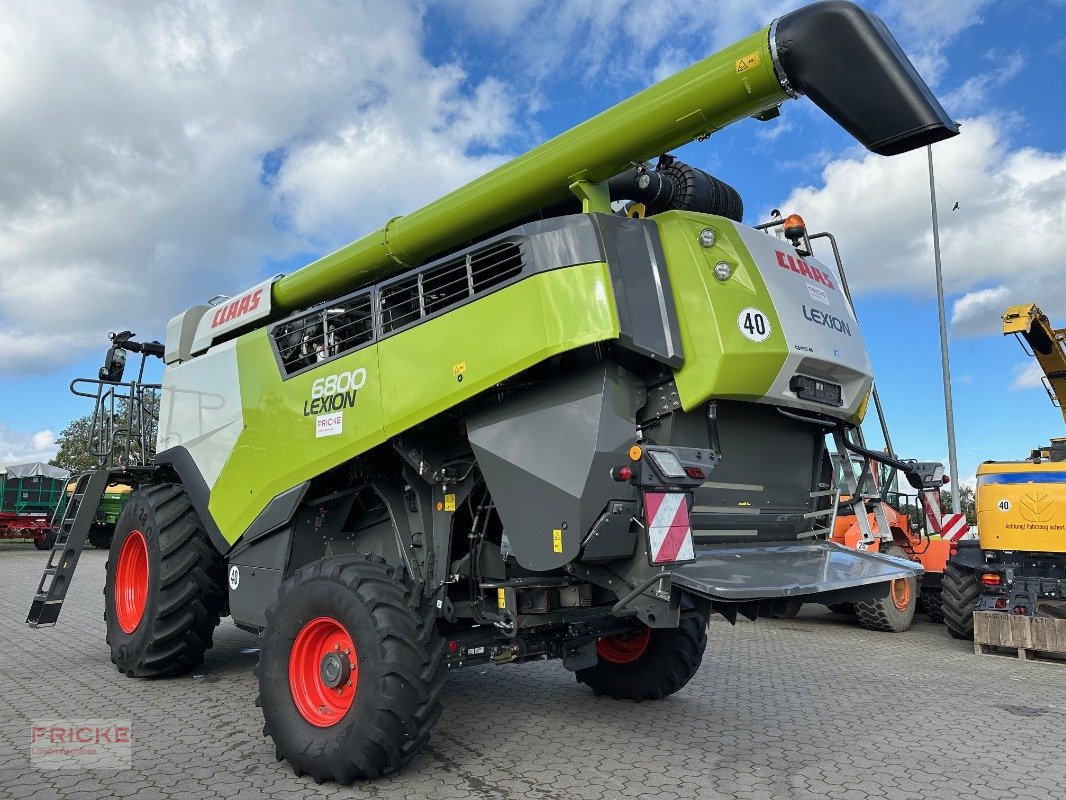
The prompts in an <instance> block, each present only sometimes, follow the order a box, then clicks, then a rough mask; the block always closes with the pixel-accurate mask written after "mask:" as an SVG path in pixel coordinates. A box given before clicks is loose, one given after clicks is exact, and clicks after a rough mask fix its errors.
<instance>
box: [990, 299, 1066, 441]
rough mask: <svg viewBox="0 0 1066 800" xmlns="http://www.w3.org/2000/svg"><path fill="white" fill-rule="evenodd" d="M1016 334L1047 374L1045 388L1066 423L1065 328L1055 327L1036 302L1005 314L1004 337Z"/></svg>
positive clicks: (1045, 375) (1016, 307)
mask: <svg viewBox="0 0 1066 800" xmlns="http://www.w3.org/2000/svg"><path fill="white" fill-rule="evenodd" d="M1009 333H1013V334H1014V336H1015V338H1017V339H1018V341H1020V342H1021V343H1022V347H1023V348H1025V351H1026V352H1027V353H1029V354H1030V355H1032V356H1035V357H1036V360H1037V363H1038V364H1040V369H1042V370H1043V371H1044V376H1043V382H1044V388H1045V389H1047V393H1048V396H1049V397H1050V398H1051V402H1052V403H1054V404H1055V406H1056V407H1058V408H1059V409H1060V410H1061V411H1062V415H1063V419H1064V420H1066V407H1064V406H1066V403H1064V401H1066V328H1058V329H1056V328H1052V327H1051V321H1050V320H1049V319H1048V318H1047V316H1046V315H1045V314H1044V312H1043V311H1041V310H1040V308H1039V307H1038V306H1037V305H1036V304H1035V303H1028V304H1026V305H1020V306H1011V307H1010V308H1008V309H1007V311H1006V313H1005V314H1004V315H1003V335H1004V336H1006V335H1007V334H1009Z"/></svg>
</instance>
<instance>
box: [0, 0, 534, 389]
mask: <svg viewBox="0 0 1066 800" xmlns="http://www.w3.org/2000/svg"><path fill="white" fill-rule="evenodd" d="M422 24H423V23H422V17H421V11H420V10H419V8H418V7H417V6H413V5H410V4H404V3H393V2H387V0H369V1H368V2H365V3H360V4H358V5H347V4H335V3H325V2H321V3H307V4H300V5H292V4H287V3H281V2H274V3H262V4H247V5H239V6H230V5H214V4H202V3H199V2H195V0H189V1H188V2H175V3H168V4H148V3H145V4H126V5H115V4H107V5H100V4H92V3H88V2H70V3H63V4H60V5H55V4H42V3H32V2H24V3H21V4H8V6H6V7H5V11H4V13H3V15H2V16H0V43H3V46H2V47H0V152H3V153H4V168H3V169H2V170H0V374H3V373H22V372H34V371H46V370H49V369H54V368H56V367H58V366H60V365H63V364H66V363H69V362H70V361H72V360H74V359H75V358H77V357H79V356H82V355H84V354H85V353H86V352H87V351H90V352H97V351H102V350H103V348H104V346H105V344H106V339H105V338H104V334H105V333H106V331H107V330H109V329H122V328H127V327H128V328H132V329H133V330H135V331H137V332H138V333H140V334H141V335H145V336H158V335H161V334H162V328H163V327H164V325H165V322H166V320H167V319H169V318H170V317H171V316H172V315H173V314H175V313H177V312H179V311H181V310H182V309H183V308H185V307H187V306H188V305H191V304H193V303H194V302H197V301H199V300H201V299H203V298H205V297H209V296H211V295H214V294H217V293H231V292H233V291H234V290H237V289H240V288H242V287H243V286H246V285H248V284H250V283H252V282H254V281H255V280H257V279H258V277H259V275H260V272H261V270H262V269H263V266H264V262H266V261H269V260H283V259H286V258H288V257H291V256H293V255H294V254H297V253H299V252H306V251H321V250H324V249H328V248H332V247H334V246H337V245H339V244H343V243H345V242H347V241H350V240H351V239H354V238H356V237H357V236H358V235H360V234H362V233H364V232H366V231H368V230H370V229H372V228H375V227H377V226H378V225H379V224H380V223H381V222H382V221H384V220H385V219H387V218H388V215H389V214H390V213H401V212H403V211H407V210H410V209H411V208H413V207H416V206H417V205H418V204H419V203H421V202H423V201H424V200H426V199H429V198H431V197H435V196H437V195H439V194H441V193H442V192H444V191H446V190H447V189H449V188H452V187H454V186H455V185H457V184H458V183H461V182H463V181H466V180H468V179H470V178H471V177H473V176H475V175H476V174H478V173H479V172H482V171H484V170H485V169H487V168H489V167H491V166H493V165H494V164H495V163H496V161H497V160H498V157H496V156H494V155H493V152H494V151H495V150H496V149H497V148H499V147H500V146H501V143H502V142H503V140H504V138H505V137H506V135H507V133H508V131H509V128H510V126H511V125H512V111H513V109H512V101H511V100H510V95H509V93H508V92H507V91H506V90H505V87H503V86H502V85H501V84H500V83H499V82H497V81H493V80H486V81H483V82H481V83H478V84H476V85H471V83H470V81H469V79H468V76H467V75H466V74H465V72H464V71H463V69H462V68H461V66H460V65H458V64H455V63H450V62H449V63H443V64H432V63H430V62H429V61H428V60H427V59H426V57H424V56H423V55H422V49H423V47H422V46H423V37H424V33H423V30H422ZM267 154H272V160H271V167H272V168H271V169H267V168H266V167H265V162H264V157H265V156H267ZM416 164H417V165H419V167H420V168H419V169H417V170H416V169H415V167H414V166H413V165H416ZM275 173H276V174H275Z"/></svg>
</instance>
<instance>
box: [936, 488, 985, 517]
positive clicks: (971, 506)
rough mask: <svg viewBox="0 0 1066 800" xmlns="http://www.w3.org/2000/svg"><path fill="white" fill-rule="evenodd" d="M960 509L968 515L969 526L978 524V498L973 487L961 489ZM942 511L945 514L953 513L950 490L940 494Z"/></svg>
mask: <svg viewBox="0 0 1066 800" xmlns="http://www.w3.org/2000/svg"><path fill="white" fill-rule="evenodd" d="M959 508H960V509H962V513H963V514H965V515H966V522H967V523H968V524H970V525H976V524H977V498H976V496H975V493H974V489H973V487H972V486H960V487H959ZM940 510H941V511H943V512H944V513H945V514H950V513H951V492H950V491H948V490H945V491H943V492H941V494H940Z"/></svg>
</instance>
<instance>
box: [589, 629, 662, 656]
mask: <svg viewBox="0 0 1066 800" xmlns="http://www.w3.org/2000/svg"><path fill="white" fill-rule="evenodd" d="M650 641H651V628H649V627H648V626H646V625H641V626H640V630H639V631H637V632H636V633H632V634H627V635H625V636H605V637H603V638H602V639H599V640H597V642H596V655H598V656H599V657H600V658H601V659H602V660H604V661H608V662H610V663H611V664H632V663H633V662H634V661H636V660H637V659H638V658H640V657H641V656H642V655H644V651H645V650H647V649H648V642H650Z"/></svg>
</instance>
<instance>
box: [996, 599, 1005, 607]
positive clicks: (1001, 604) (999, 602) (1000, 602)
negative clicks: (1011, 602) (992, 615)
mask: <svg viewBox="0 0 1066 800" xmlns="http://www.w3.org/2000/svg"><path fill="white" fill-rule="evenodd" d="M1006 607H1007V598H1006V597H997V598H996V608H998V609H1004V608H1006Z"/></svg>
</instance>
